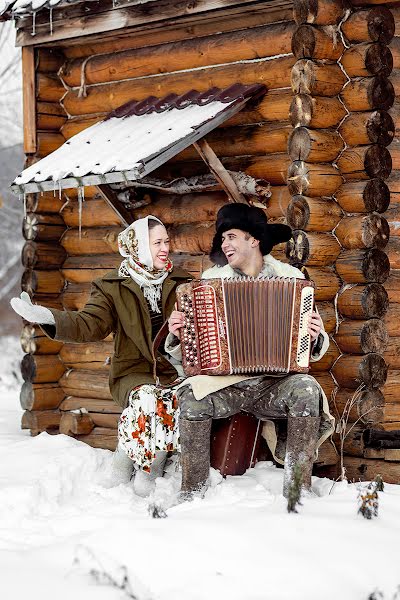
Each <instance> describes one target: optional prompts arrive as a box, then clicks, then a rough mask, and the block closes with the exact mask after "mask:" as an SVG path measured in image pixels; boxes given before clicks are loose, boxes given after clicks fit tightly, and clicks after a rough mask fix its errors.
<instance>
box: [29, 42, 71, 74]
mask: <svg viewBox="0 0 400 600" xmlns="http://www.w3.org/2000/svg"><path fill="white" fill-rule="evenodd" d="M35 59H36V60H35V70H36V72H37V73H56V72H57V71H58V70H59V68H60V67H62V65H63V64H64V61H65V57H64V55H63V53H62V52H61V51H59V50H56V49H55V48H38V49H37V50H36V56H35Z"/></svg>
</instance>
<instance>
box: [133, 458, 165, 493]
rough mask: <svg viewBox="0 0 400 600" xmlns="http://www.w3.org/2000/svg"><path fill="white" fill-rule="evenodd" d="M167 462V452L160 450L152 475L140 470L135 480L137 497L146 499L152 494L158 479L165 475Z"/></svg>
mask: <svg viewBox="0 0 400 600" xmlns="http://www.w3.org/2000/svg"><path fill="white" fill-rule="evenodd" d="M166 460H167V452H165V451H164V450H160V451H159V452H157V454H156V457H155V459H154V460H153V463H152V465H151V468H150V473H148V472H147V471H143V469H138V470H137V471H136V473H135V478H134V480H133V491H134V492H135V494H136V495H137V496H141V497H142V498H146V497H147V496H149V495H150V494H151V492H152V491H153V490H154V488H155V485H156V479H157V477H162V476H163V475H164V467H165V463H166Z"/></svg>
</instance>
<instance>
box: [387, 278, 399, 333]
mask: <svg viewBox="0 0 400 600" xmlns="http://www.w3.org/2000/svg"><path fill="white" fill-rule="evenodd" d="M399 291H400V290H399ZM383 321H384V323H385V327H386V329H387V332H388V335H390V337H399V336H400V304H398V303H396V304H395V303H394V302H393V303H391V304H390V305H389V308H388V310H387V312H386V314H385V316H384V318H383Z"/></svg>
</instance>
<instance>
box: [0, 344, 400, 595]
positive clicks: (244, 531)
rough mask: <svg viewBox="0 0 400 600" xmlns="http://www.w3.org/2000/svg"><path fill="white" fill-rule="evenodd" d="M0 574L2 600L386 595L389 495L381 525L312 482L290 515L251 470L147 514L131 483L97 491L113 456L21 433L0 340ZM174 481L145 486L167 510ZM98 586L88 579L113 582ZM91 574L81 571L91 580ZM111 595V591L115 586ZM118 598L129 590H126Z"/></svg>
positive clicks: (396, 497) (262, 475)
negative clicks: (311, 493)
mask: <svg viewBox="0 0 400 600" xmlns="http://www.w3.org/2000/svg"><path fill="white" fill-rule="evenodd" d="M0 356H1V357H2V358H1V363H0V364H1V366H0V399H1V400H0V452H1V461H0V565H1V569H0V572H1V596H2V598H4V599H5V600H22V599H23V598H28V597H29V598H32V599H34V600H36V599H38V600H39V599H40V600H54V598H56V599H57V600H71V598H75V599H76V600H81V599H84V600H118V599H124V598H136V599H137V600H145V599H146V600H150V599H152V600H225V599H226V600H228V599H229V600H281V599H285V600H286V599H287V600H303V599H304V600H306V599H307V600H314V599H315V600H322V599H323V600H330V599H332V600H333V599H335V600H337V599H340V600H367V599H368V598H369V597H370V594H372V593H373V592H374V590H379V591H380V592H381V593H382V595H376V596H375V598H385V599H387V600H392V599H393V598H394V596H395V593H396V590H397V587H398V586H399V585H400V568H399V559H400V550H399V548H400V544H399V540H400V486H395V485H386V486H385V491H384V492H383V493H381V494H380V499H379V516H378V518H376V519H374V520H371V521H367V520H366V519H363V518H362V517H361V516H360V515H357V486H356V485H354V484H347V483H340V484H336V485H335V486H334V487H333V489H332V482H331V481H330V480H327V479H317V478H315V481H314V490H315V492H316V493H317V494H319V497H316V498H312V499H305V500H304V501H303V506H302V507H301V508H300V509H299V514H288V513H287V511H286V503H285V501H284V499H283V497H282V496H281V494H280V489H281V485H282V471H281V470H280V469H276V468H274V467H273V466H272V465H271V464H269V463H259V464H258V465H257V467H256V468H255V469H252V470H250V471H249V472H248V473H247V474H246V475H243V476H242V477H229V478H228V479H227V480H226V481H223V482H220V480H219V477H218V474H217V473H216V472H214V474H213V487H212V488H211V489H209V490H208V492H207V494H206V497H205V499H204V500H195V501H193V502H191V503H185V504H181V505H178V506H174V507H172V508H169V509H168V510H167V518H164V519H153V518H151V517H150V516H149V515H148V512H147V510H148V501H147V500H144V499H142V498H139V497H137V496H135V495H134V493H133V491H132V489H131V487H130V485H119V486H117V487H113V488H108V487H107V486H106V485H105V484H104V482H105V480H106V478H107V474H108V473H109V471H110V464H111V452H109V451H107V450H95V449H92V448H90V447H89V446H86V445H85V444H83V443H80V442H77V441H76V440H73V439H72V438H68V437H66V436H63V435H59V436H50V435H47V434H45V433H44V434H41V435H40V436H38V437H36V438H31V437H29V434H28V433H27V432H25V431H21V430H20V425H19V424H20V416H21V411H20V409H19V401H18V392H19V385H20V383H19V380H18V379H19V364H18V363H19V360H20V358H21V352H20V350H19V345H18V342H17V340H16V339H14V338H0ZM178 487H179V481H178V475H177V474H176V475H174V476H171V477H170V479H159V480H157V488H156V492H155V496H156V498H157V499H158V501H159V502H164V503H166V502H168V501H170V499H171V497H172V496H173V494H174V491H176V489H178ZM124 567H126V572H127V575H128V578H129V582H130V584H131V592H130V593H129V591H128V589H125V591H122V590H119V589H117V588H115V587H111V586H110V585H107V578H106V577H105V576H103V577H102V579H101V582H100V583H96V581H95V577H94V574H95V572H103V571H104V572H105V573H107V574H108V575H109V576H111V577H113V578H114V579H115V580H116V581H117V582H118V581H119V582H122V581H123V573H124ZM91 572H92V575H91V574H90V573H91ZM121 587H123V586H122V583H121ZM129 594H130V595H129Z"/></svg>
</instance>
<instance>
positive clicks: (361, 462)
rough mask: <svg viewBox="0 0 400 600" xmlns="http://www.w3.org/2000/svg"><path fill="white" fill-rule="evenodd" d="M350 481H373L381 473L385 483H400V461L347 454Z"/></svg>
mask: <svg viewBox="0 0 400 600" xmlns="http://www.w3.org/2000/svg"><path fill="white" fill-rule="evenodd" d="M344 466H345V468H346V477H347V480H348V481H357V482H358V481H373V480H374V479H375V477H376V476H377V475H380V476H381V477H382V479H383V481H384V482H385V483H400V463H398V462H392V461H386V460H372V459H367V458H357V457H353V456H345V458H344Z"/></svg>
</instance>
